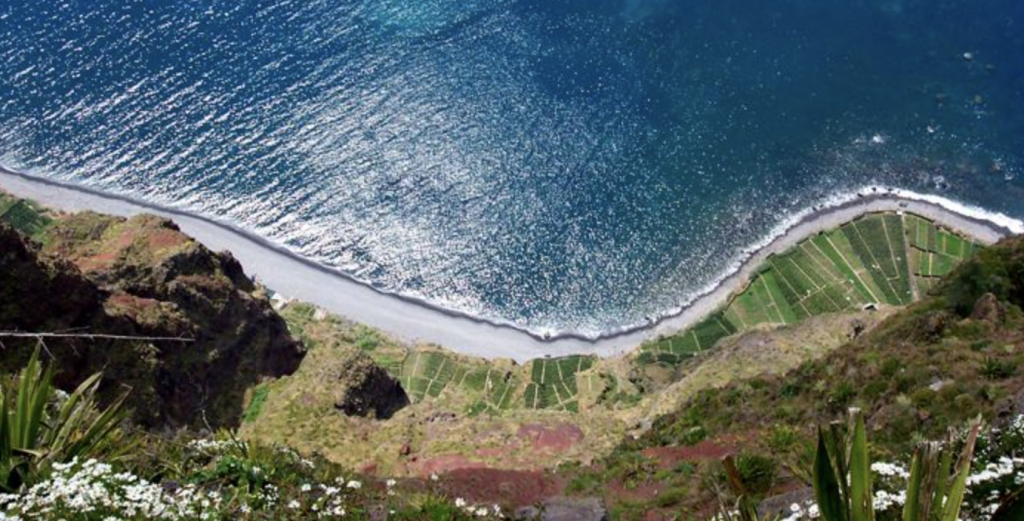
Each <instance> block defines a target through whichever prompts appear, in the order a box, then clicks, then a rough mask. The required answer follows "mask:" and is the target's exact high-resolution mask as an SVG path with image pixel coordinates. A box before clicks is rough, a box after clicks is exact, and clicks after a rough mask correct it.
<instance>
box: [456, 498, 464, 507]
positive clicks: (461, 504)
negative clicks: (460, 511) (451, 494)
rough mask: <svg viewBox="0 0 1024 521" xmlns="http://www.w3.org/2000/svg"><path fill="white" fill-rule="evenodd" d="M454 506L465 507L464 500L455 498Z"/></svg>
mask: <svg viewBox="0 0 1024 521" xmlns="http://www.w3.org/2000/svg"><path fill="white" fill-rule="evenodd" d="M455 506H456V507H458V508H462V507H464V506H466V500H465V499H462V498H461V497H457V498H455Z"/></svg>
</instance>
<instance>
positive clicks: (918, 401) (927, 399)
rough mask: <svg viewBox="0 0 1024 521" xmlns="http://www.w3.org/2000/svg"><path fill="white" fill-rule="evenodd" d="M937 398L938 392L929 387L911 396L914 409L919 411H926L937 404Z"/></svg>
mask: <svg viewBox="0 0 1024 521" xmlns="http://www.w3.org/2000/svg"><path fill="white" fill-rule="evenodd" d="M937 396H938V393H937V392H935V391H933V390H931V389H930V388H928V387H922V388H920V389H918V390H916V391H914V394H912V395H910V403H912V404H914V407H917V408H918V409H926V408H928V407H930V406H931V405H932V404H933V403H935V399H936V397H937Z"/></svg>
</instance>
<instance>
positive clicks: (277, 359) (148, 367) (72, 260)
mask: <svg viewBox="0 0 1024 521" xmlns="http://www.w3.org/2000/svg"><path fill="white" fill-rule="evenodd" d="M39 239H40V241H41V242H42V243H43V245H42V246H41V247H37V246H35V245H32V244H30V243H29V242H26V240H24V238H23V237H21V236H20V235H19V234H18V233H17V232H14V231H13V230H11V229H10V228H5V229H4V231H3V232H2V235H0V240H2V241H3V243H2V244H0V252H3V254H2V257H0V268H2V269H0V288H3V289H2V290H0V291H2V293H0V296H2V297H3V302H4V303H12V304H10V305H5V306H4V307H3V310H2V311H0V328H2V329H4V330H12V329H16V330H21V331H32V332H44V331H45V332H53V331H60V330H67V329H76V330H81V331H84V332H89V333H102V334H118V335H136V336H148V337H181V338H186V339H189V340H190V341H187V342H184V341H182V342H179V341H146V342H140V341H130V340H129V341H125V340H111V339H96V340H88V341H87V340H83V339H73V340H60V339H51V340H47V347H48V348H49V349H50V351H51V352H53V354H54V357H55V358H57V360H58V362H59V363H60V365H61V368H62V377H63V379H64V381H65V382H66V383H67V384H72V383H74V382H76V381H78V380H80V379H81V378H83V377H84V376H85V375H87V374H88V373H90V372H93V371H97V370H104V372H105V374H106V375H107V379H108V382H109V387H110V388H111V391H110V392H113V390H114V388H115V387H117V386H118V385H120V384H123V385H128V386H130V387H131V389H132V393H131V400H132V405H133V407H134V408H135V411H136V418H137V419H138V420H139V421H140V422H141V423H143V424H144V425H150V426H155V425H161V426H165V425H171V426H173V425H202V424H205V423H209V424H211V425H213V426H218V425H232V424H236V423H237V422H238V418H239V417H240V415H241V410H242V403H243V401H244V394H245V392H246V390H247V389H249V388H250V387H252V385H254V384H256V383H258V382H259V381H260V380H262V379H264V378H266V377H277V376H280V375H283V374H289V373H291V372H293V371H295V369H296V368H298V365H299V363H300V362H301V360H302V356H303V349H302V346H301V344H299V343H298V342H296V341H295V340H294V339H293V338H292V337H291V335H290V334H289V333H288V329H287V326H286V325H285V323H284V322H283V321H282V320H281V319H280V317H278V316H277V315H276V314H275V313H274V312H273V310H272V309H271V307H270V305H269V303H268V301H267V300H266V299H265V298H264V297H263V296H262V295H260V293H259V290H258V288H257V287H256V286H255V285H254V284H253V283H252V281H251V280H249V278H248V277H246V275H245V273H244V272H243V270H242V268H241V266H240V265H239V264H238V262H237V261H236V260H235V259H234V258H232V257H231V256H230V255H228V254H219V253H214V252H211V251H209V250H208V249H206V248H205V247H204V246H202V245H201V244H199V243H197V242H195V241H194V240H192V239H191V238H189V237H188V236H186V235H184V234H182V233H181V232H180V231H179V230H178V229H177V227H176V226H175V225H174V224H173V223H172V222H170V221H167V220H164V219H159V218H156V217H153V216H138V217H134V218H132V219H127V220H125V219H120V218H115V217H109V216H101V215H98V214H92V213H82V214H74V215H68V216H61V217H60V218H58V219H56V220H55V221H54V223H53V224H52V225H51V226H50V227H49V228H48V229H47V230H46V231H45V232H44V233H43V234H42V235H41V236H39ZM26 299H30V300H29V301H28V302H26ZM36 310H38V311H36ZM7 344H8V346H9V348H10V350H11V351H12V352H11V353H10V354H9V355H5V356H4V361H3V362H0V365H3V366H8V364H9V365H10V367H17V366H18V364H19V363H20V362H19V361H20V359H21V358H23V357H24V356H25V353H26V352H27V351H28V349H30V348H31V346H30V345H28V344H29V343H28V342H21V343H20V344H15V343H7Z"/></svg>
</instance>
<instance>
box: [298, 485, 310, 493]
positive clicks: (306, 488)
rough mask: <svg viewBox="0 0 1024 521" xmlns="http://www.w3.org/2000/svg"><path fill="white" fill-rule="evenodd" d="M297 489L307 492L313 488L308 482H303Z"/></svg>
mask: <svg viewBox="0 0 1024 521" xmlns="http://www.w3.org/2000/svg"><path fill="white" fill-rule="evenodd" d="M299 490H302V491H303V492H309V491H310V490H313V487H312V486H311V485H310V484H309V483H303V484H302V487H300V489H299Z"/></svg>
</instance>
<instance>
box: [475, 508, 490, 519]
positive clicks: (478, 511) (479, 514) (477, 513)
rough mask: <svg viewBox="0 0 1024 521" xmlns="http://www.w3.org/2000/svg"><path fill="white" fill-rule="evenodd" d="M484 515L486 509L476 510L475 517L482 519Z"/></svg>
mask: <svg viewBox="0 0 1024 521" xmlns="http://www.w3.org/2000/svg"><path fill="white" fill-rule="evenodd" d="M486 515H487V508H485V507H480V508H478V509H476V516H477V517H484V516H486Z"/></svg>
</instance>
